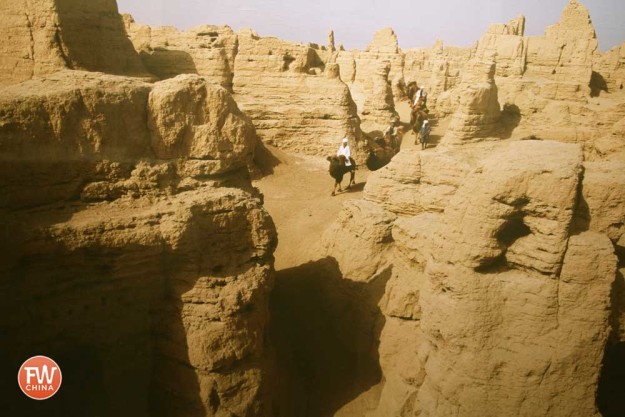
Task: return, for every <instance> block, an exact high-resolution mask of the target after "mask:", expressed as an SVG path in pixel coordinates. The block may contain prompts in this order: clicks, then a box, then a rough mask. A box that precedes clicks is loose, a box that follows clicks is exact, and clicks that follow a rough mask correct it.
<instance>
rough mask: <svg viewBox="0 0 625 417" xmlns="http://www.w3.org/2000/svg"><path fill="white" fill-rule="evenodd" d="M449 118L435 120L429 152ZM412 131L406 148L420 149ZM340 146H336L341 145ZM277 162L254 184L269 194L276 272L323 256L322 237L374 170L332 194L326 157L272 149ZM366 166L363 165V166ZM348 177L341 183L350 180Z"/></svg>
mask: <svg viewBox="0 0 625 417" xmlns="http://www.w3.org/2000/svg"><path fill="white" fill-rule="evenodd" d="M397 111H398V113H399V115H400V117H401V121H402V123H407V122H408V121H409V120H410V108H409V106H408V104H407V103H398V104H397ZM446 125H447V123H446V121H442V122H440V123H436V122H434V123H433V129H432V133H431V139H432V147H431V148H429V149H427V150H425V152H431V151H432V150H433V148H434V147H435V145H436V144H437V143H438V141H439V140H440V138H441V137H442V134H443V132H444V129H445V128H446ZM414 139H415V137H414V133H413V132H412V131H408V132H407V134H406V135H405V136H404V141H403V143H402V150H407V149H413V148H415V147H420V145H415V144H414ZM337 146H338V144H337ZM268 149H269V151H270V152H271V153H272V154H273V156H274V157H275V158H276V159H277V160H278V161H279V164H278V165H277V166H275V167H274V168H273V171H274V172H273V174H271V175H268V176H266V177H265V178H262V179H261V180H259V181H256V182H255V183H254V185H255V186H257V187H258V188H259V189H260V190H261V191H262V193H263V194H264V195H265V207H266V208H267V211H269V214H270V215H271V217H272V218H273V220H274V222H275V224H276V228H277V229H278V249H277V250H276V253H275V258H276V263H275V266H276V270H277V271H279V270H282V269H286V268H292V267H296V266H299V265H302V264H304V263H306V262H310V261H316V260H317V259H319V257H320V254H319V253H318V252H319V246H318V245H319V241H320V239H321V236H322V234H323V232H324V231H325V230H326V229H327V228H328V226H330V225H331V224H332V222H333V221H334V218H335V217H336V216H337V214H338V213H339V211H340V210H341V206H342V205H343V203H344V202H346V201H348V200H351V199H356V198H361V197H362V190H363V188H364V185H365V182H366V180H367V178H368V176H369V174H370V172H369V171H368V170H367V169H366V168H364V166H361V167H360V168H359V169H358V171H357V172H356V183H357V186H356V187H354V188H352V189H351V190H350V191H349V192H344V193H341V194H338V195H337V196H335V197H332V196H331V195H330V194H331V192H332V186H333V184H334V180H333V179H332V178H331V177H330V175H329V174H328V162H327V161H326V160H325V159H324V158H322V157H311V156H303V155H293V154H289V153H286V152H283V151H280V150H279V149H277V148H273V147H268ZM361 165H362V164H361ZM347 180H348V178H347V176H346V178H345V179H344V180H343V185H346V184H347Z"/></svg>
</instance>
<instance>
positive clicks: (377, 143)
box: [326, 81, 431, 196]
mask: <svg viewBox="0 0 625 417" xmlns="http://www.w3.org/2000/svg"><path fill="white" fill-rule="evenodd" d="M405 92H406V96H407V97H408V102H409V104H410V125H409V128H410V129H412V131H413V132H414V134H415V145H418V144H419V143H421V149H426V148H427V146H428V142H429V138H430V131H431V126H430V122H429V120H428V119H429V113H430V111H429V109H428V107H427V92H426V90H425V86H419V85H418V84H417V82H415V81H412V82H410V83H408V85H407V86H406V87H405ZM403 136H404V128H403V127H402V126H401V123H400V120H399V118H398V117H397V116H395V117H393V118H392V119H391V120H390V124H389V126H388V127H387V128H386V129H385V130H384V132H383V134H382V137H377V138H375V139H373V140H372V139H370V138H368V139H367V147H368V149H369V154H368V156H367V160H366V162H365V165H366V166H367V168H368V169H369V170H370V171H377V170H378V169H380V168H382V167H384V166H385V165H386V164H388V163H389V162H390V161H391V159H392V158H393V156H395V155H396V154H397V153H398V152H399V151H400V149H401V144H402V141H403ZM326 159H327V160H328V161H329V162H330V168H329V173H330V176H331V177H332V178H334V180H335V182H334V188H333V190H332V196H335V195H336V193H337V191H338V192H342V191H343V189H342V188H341V182H342V181H343V177H344V176H345V174H347V173H348V172H349V173H350V181H349V184H348V185H347V187H346V188H345V189H346V190H349V189H350V188H351V186H352V185H355V184H356V180H355V177H356V169H357V166H356V162H355V161H354V159H353V158H352V157H351V151H350V148H349V144H348V139H347V138H343V139H342V141H341V145H340V146H339V149H338V151H337V153H336V155H335V156H329V157H327V158H326Z"/></svg>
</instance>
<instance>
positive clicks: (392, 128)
mask: <svg viewBox="0 0 625 417" xmlns="http://www.w3.org/2000/svg"><path fill="white" fill-rule="evenodd" d="M398 125H399V120H398V119H397V118H396V117H393V118H391V121H390V124H389V126H388V127H387V128H386V129H385V130H384V132H383V135H384V141H385V142H388V144H389V145H391V148H393V149H394V150H396V149H397V130H398V129H397V126H398Z"/></svg>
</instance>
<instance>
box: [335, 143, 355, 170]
mask: <svg viewBox="0 0 625 417" xmlns="http://www.w3.org/2000/svg"><path fill="white" fill-rule="evenodd" d="M341 142H342V143H341V146H339V150H338V151H337V152H336V156H341V155H343V156H344V157H345V166H348V167H349V166H352V163H351V161H350V158H351V156H352V154H351V152H350V150H349V145H348V144H347V142H348V140H347V138H343V140H342V141H341Z"/></svg>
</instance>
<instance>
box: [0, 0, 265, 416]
mask: <svg viewBox="0 0 625 417" xmlns="http://www.w3.org/2000/svg"><path fill="white" fill-rule="evenodd" d="M18 3H20V4H21V3H25V2H14V3H9V4H8V5H7V4H6V3H3V6H5V7H9V8H10V9H11V10H13V11H17V8H18V6H20V4H18ZM83 3H84V2H77V1H76V2H70V1H65V0H63V1H61V0H59V1H56V2H52V1H50V2H49V5H48V7H47V8H46V10H45V11H41V10H38V9H36V8H32V7H28V8H27V7H26V5H25V4H21V6H23V10H21V13H18V14H16V15H15V16H13V17H11V19H13V18H15V19H18V17H17V16H18V15H19V18H20V19H22V18H23V19H35V20H36V19H44V18H45V19H48V20H45V19H44V20H40V21H38V23H27V22H25V21H24V22H22V21H19V19H18V20H11V22H13V23H11V24H12V25H14V27H12V28H10V29H11V30H12V31H13V32H12V33H13V35H12V36H13V39H14V40H15V42H14V45H19V44H20V42H23V43H24V44H25V45H33V44H32V43H31V41H32V39H30V38H29V36H30V35H29V33H28V30H27V29H28V28H29V27H30V26H29V25H30V24H32V25H33V26H32V28H31V29H32V30H33V31H35V32H34V34H35V35H36V36H41V37H43V38H45V39H44V40H42V41H41V43H38V42H35V43H34V47H35V48H41V49H42V50H40V49H37V50H36V52H35V55H34V56H30V57H29V58H28V59H26V58H24V59H23V60H22V61H20V64H19V65H17V66H16V68H18V69H19V68H21V69H23V71H22V72H18V71H16V72H9V73H8V78H3V81H7V82H8V83H10V84H12V85H11V86H8V87H5V88H3V89H2V91H0V183H1V184H2V189H3V192H2V197H1V200H0V231H1V232H2V239H1V243H0V246H1V248H0V253H1V255H0V256H1V259H2V262H0V264H1V265H2V266H1V267H0V293H1V294H2V295H3V297H2V298H3V301H2V303H1V305H2V307H0V310H1V313H2V314H1V315H2V317H3V318H2V319H1V320H0V328H1V329H2V335H3V341H4V342H3V343H2V344H1V346H0V358H1V359H0V369H2V370H3V372H4V371H6V372H8V373H13V371H12V369H14V368H15V367H16V366H17V367H19V365H20V363H21V362H23V360H24V358H25V357H28V356H33V355H35V354H41V353H42V352H47V353H46V354H47V355H49V356H51V357H54V358H55V360H57V362H58V363H59V364H60V366H61V367H62V370H63V377H64V386H63V388H62V390H61V391H60V392H59V393H58V394H57V396H56V401H55V402H51V403H48V405H46V407H48V408H46V410H47V412H49V413H50V414H52V415H60V414H77V413H80V414H82V415H114V414H119V413H120V412H121V413H122V414H133V415H163V416H177V415H190V416H191V415H197V416H212V415H225V414H224V413H227V414H229V415H232V414H231V413H234V414H236V415H269V413H270V412H269V409H270V401H269V398H270V397H269V391H268V390H267V388H266V387H267V385H266V381H267V380H268V371H269V370H270V369H271V366H270V365H271V363H270V361H269V360H268V357H269V356H268V354H267V352H266V349H267V347H266V342H265V334H264V329H265V326H266V324H267V321H268V307H267V306H268V295H269V291H270V289H271V286H272V282H273V250H274V249H275V246H276V243H277V238H276V232H275V227H274V225H273V222H272V220H271V218H270V217H269V215H268V214H267V212H266V211H265V209H264V208H263V205H262V196H261V195H260V194H259V192H258V191H257V190H255V189H254V188H253V187H252V186H251V182H250V177H249V173H248V166H251V164H252V163H253V162H252V160H253V157H254V152H255V148H256V145H257V143H258V137H257V135H256V130H255V128H254V126H253V124H252V122H251V120H250V119H249V117H248V116H246V115H245V114H244V113H243V112H241V110H239V108H238V106H237V104H236V102H235V101H234V99H233V97H232V95H231V94H230V93H229V92H228V91H227V90H226V89H224V88H223V87H221V86H219V85H218V84H216V83H212V82H211V80H209V79H207V78H205V77H201V76H198V75H180V76H178V77H174V78H170V79H167V80H165V81H162V82H157V83H155V84H151V83H148V82H146V81H144V79H142V78H136V77H130V76H129V75H138V74H137V71H139V72H141V74H139V75H142V74H143V73H142V71H144V70H143V64H142V63H141V61H140V60H139V56H138V55H137V54H136V52H135V51H134V49H132V45H131V44H130V42H129V41H128V40H127V39H126V38H125V34H124V32H123V25H122V21H121V17H120V16H119V15H118V14H117V9H116V6H115V2H113V1H99V2H96V3H95V4H92V3H89V7H88V8H89V11H86V9H87V6H86V3H84V5H85V7H84V9H85V11H84V12H81V10H82V9H81V7H82V5H83ZM24 11H26V12H27V17H24ZM31 12H32V13H33V14H32V15H31V14H30V13H31ZM16 13H17V12H16ZM64 13H67V14H68V15H67V16H66V15H65V14H64ZM72 13H73V14H72ZM92 17H93V18H94V19H95V18H97V19H99V20H98V21H99V22H101V23H102V22H103V23H102V24H103V25H104V26H98V28H99V29H101V30H102V31H101V32H99V31H98V30H96V29H95V28H93V29H92V28H90V26H89V23H88V22H89V19H91V18H92ZM3 22H5V23H6V21H5V20H3ZM31 22H34V20H31ZM81 22H82V23H81ZM85 22H86V23H85ZM108 23H110V25H109V26H107V25H108ZM44 27H45V28H47V29H46V30H41V28H44ZM5 28H6V27H5ZM18 29H19V30H18ZM35 29H36V30H35ZM20 30H21V32H20ZM78 32H80V33H81V34H82V36H83V37H82V38H79V37H78ZM51 39H56V41H58V42H56V41H55V42H51V41H50V40H51ZM122 41H123V42H122ZM89 42H95V43H89ZM100 43H101V44H102V45H100ZM14 45H11V46H14ZM107 45H108V46H109V48H107V47H106V46H107ZM122 46H123V48H126V49H122ZM46 48H47V49H46ZM44 52H45V53H44ZM60 54H61V55H63V57H60ZM122 55H123V56H124V57H126V58H128V59H127V61H124V60H123V59H121V56H122ZM12 56H14V54H13V52H11V51H9V53H7V54H5V55H4V56H3V61H2V62H7V60H9V58H11V57H12ZM50 57H52V58H54V59H56V58H59V57H60V58H62V59H60V60H58V59H56V61H54V60H53V59H52V58H50ZM116 57H117V58H120V59H116ZM131 58H132V59H131ZM50 62H54V65H52V64H50V65H48V64H47V63H50ZM104 62H106V63H109V65H117V66H116V67H106V66H105V65H103V64H102V63H104ZM44 63H46V65H44ZM70 64H71V65H70ZM67 68H74V70H70V69H67ZM76 68H81V69H89V70H98V71H102V72H109V73H124V74H127V75H110V74H103V73H102V72H90V71H79V70H76ZM20 71H21V70H20ZM21 80H26V81H24V82H22V83H18V81H21ZM25 355H26V356H25ZM86 381H89V383H88V384H87V383H85V382H86ZM1 384H2V394H1V395H0V404H2V409H3V410H4V412H5V413H7V414H10V415H37V414H39V413H40V412H41V409H39V408H37V406H36V405H33V402H32V401H30V402H29V400H28V399H27V398H26V397H24V396H23V395H20V393H17V392H15V390H16V387H15V386H14V384H12V383H10V382H9V381H8V380H7V379H3V382H2V383H1ZM77 399H82V400H84V401H77ZM120 410H123V412H122V411H120Z"/></svg>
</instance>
